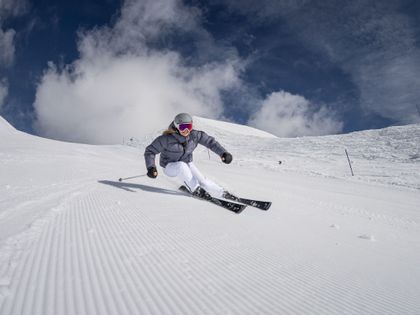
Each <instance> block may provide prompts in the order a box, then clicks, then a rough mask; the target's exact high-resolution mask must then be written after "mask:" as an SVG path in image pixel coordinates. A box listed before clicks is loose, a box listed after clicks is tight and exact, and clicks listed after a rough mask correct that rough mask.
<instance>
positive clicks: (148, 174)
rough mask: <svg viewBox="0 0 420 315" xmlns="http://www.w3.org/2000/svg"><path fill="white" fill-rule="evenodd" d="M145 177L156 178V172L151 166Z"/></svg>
mask: <svg viewBox="0 0 420 315" xmlns="http://www.w3.org/2000/svg"><path fill="white" fill-rule="evenodd" d="M147 176H149V177H150V178H156V177H157V176H158V171H157V169H156V167H154V166H152V167H149V168H148V169H147Z"/></svg>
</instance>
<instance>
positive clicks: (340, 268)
mask: <svg viewBox="0 0 420 315" xmlns="http://www.w3.org/2000/svg"><path fill="white" fill-rule="evenodd" d="M195 127H196V128H198V129H202V130H205V131H206V132H207V133H209V134H210V135H213V136H215V137H216V138H217V139H218V140H219V142H220V143H222V145H223V146H225V147H226V148H227V149H228V150H229V151H230V152H231V153H232V154H233V156H234V161H233V162H232V164H230V165H225V164H222V163H221V162H220V158H219V157H217V156H215V155H214V154H213V153H211V152H208V150H207V149H205V148H199V149H197V153H196V155H195V162H196V164H197V166H198V167H199V168H200V169H201V170H202V171H203V173H205V174H206V175H207V176H208V177H210V178H212V179H214V180H215V181H217V182H218V183H219V184H221V185H223V186H224V187H225V188H227V189H228V190H230V191H232V192H234V193H237V194H239V195H243V196H246V197H253V198H256V199H263V200H264V199H265V200H271V201H272V202H273V205H272V207H271V209H270V210H269V211H267V212H264V211H260V210H258V209H255V208H251V207H248V208H247V209H246V210H245V211H244V212H242V214H240V215H235V214H232V213H230V212H228V211H226V210H224V209H221V208H219V207H217V206H215V205H212V204H210V203H206V202H204V201H200V200H196V199H192V198H189V197H187V196H184V195H182V194H181V193H179V192H178V191H177V189H176V188H177V184H176V183H174V182H172V181H171V180H169V179H168V178H166V177H165V176H164V175H162V171H161V170H159V171H160V176H158V178H157V179H155V180H152V179H149V178H147V177H145V176H141V177H138V178H134V179H132V180H129V181H125V182H119V181H118V180H117V179H118V178H119V177H130V176H134V175H144V173H145V169H144V162H143V150H144V146H145V145H146V144H148V143H149V142H150V141H151V139H152V138H153V136H155V135H157V134H159V132H160V131H158V130H157V131H156V134H154V135H149V136H144V137H137V135H133V136H136V137H137V138H139V139H140V140H139V142H138V143H137V145H138V147H130V146H123V145H115V146H92V145H84V144H75V143H64V142H59V141H53V140H49V139H44V138H40V137H35V136H32V135H28V134H25V133H22V132H19V131H17V130H15V129H14V128H13V127H12V126H10V125H9V124H8V123H7V122H6V121H5V120H4V119H2V118H1V117H0V314H1V315H6V314H7V315H9V314H42V315H44V314H89V315H90V314H101V315H102V314H222V313H223V314H420V302H419V300H418V296H419V295H420V268H418V266H419V264H420V228H419V223H420V210H419V209H420V207H419V205H420V193H419V190H420V174H419V173H420V172H419V166H420V140H419V139H420V125H409V126H402V127H391V128H387V129H381V130H371V131H363V132H357V133H352V134H346V135H336V136H327V137H305V138H298V139H280V138H277V137H275V136H273V135H270V134H268V133H265V132H262V131H260V130H256V129H253V128H250V127H247V126H239V125H235V124H231V123H226V122H220V121H212V120H208V119H203V118H199V117H195ZM345 149H347V151H348V153H349V156H350V159H351V160H352V167H353V170H354V173H355V176H351V174H350V169H349V165H348V162H347V157H346V155H345V152H344V150H345ZM279 161H281V162H282V163H281V164H280V163H279Z"/></svg>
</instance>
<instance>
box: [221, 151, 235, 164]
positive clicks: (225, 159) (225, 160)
mask: <svg viewBox="0 0 420 315" xmlns="http://www.w3.org/2000/svg"><path fill="white" fill-rule="evenodd" d="M221 158H222V162H223V163H226V164H229V163H230V162H232V154H230V153H229V152H225V153H223V154H222V156H221Z"/></svg>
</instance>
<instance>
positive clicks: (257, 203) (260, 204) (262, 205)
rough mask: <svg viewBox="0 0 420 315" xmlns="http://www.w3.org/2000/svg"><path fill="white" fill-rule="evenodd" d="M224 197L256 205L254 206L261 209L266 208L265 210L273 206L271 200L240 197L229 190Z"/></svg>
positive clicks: (252, 205)
mask: <svg viewBox="0 0 420 315" xmlns="http://www.w3.org/2000/svg"><path fill="white" fill-rule="evenodd" d="M223 198H225V199H228V200H233V201H236V202H239V203H242V204H245V205H248V206H251V207H254V208H258V209H261V210H265V211H267V210H268V209H270V207H271V202H270V201H260V200H252V199H245V198H240V197H237V196H235V195H232V194H231V193H229V192H227V191H225V192H224V194H223Z"/></svg>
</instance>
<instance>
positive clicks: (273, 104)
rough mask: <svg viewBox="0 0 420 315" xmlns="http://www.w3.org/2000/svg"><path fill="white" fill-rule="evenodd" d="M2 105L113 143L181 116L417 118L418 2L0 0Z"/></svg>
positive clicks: (358, 121)
mask: <svg viewBox="0 0 420 315" xmlns="http://www.w3.org/2000/svg"><path fill="white" fill-rule="evenodd" d="M0 27H1V30H0V47H1V51H0V114H1V115H2V116H4V117H5V118H6V119H8V120H9V121H10V122H11V123H12V124H13V125H14V126H15V127H17V128H18V129H21V130H24V131H28V132H31V133H35V134H39V135H42V136H46V137H51V138H55V139H61V140H68V141H79V142H87V143H115V142H118V141H119V139H121V138H122V137H128V136H139V135H141V134H144V133H150V132H153V131H155V130H160V129H163V128H165V127H166V125H167V124H168V122H169V120H170V118H171V117H173V115H174V114H176V113H177V112H184V111H186V112H190V113H192V114H194V115H198V116H205V117H209V118H215V119H224V120H230V121H234V122H239V123H243V124H248V125H251V126H255V127H257V128H260V129H263V130H266V131H269V132H272V133H274V134H276V135H278V136H283V137H294V136H305V135H324V134H334V133H342V132H350V131H354V130H364V129H371V128H380V127H386V126H390V125H401V124H409V123H418V122H420V113H419V111H418V109H417V107H416V106H419V107H420V101H419V100H420V40H419V39H420V3H419V2H418V1H408V0H403V1H400V0H386V1H378V0H377V1H375V0H372V1H369V0H364V1H332V0H326V1H314V0H313V1H311V0H294V1H293V0H284V1H277V0H260V1H258V2H256V1H252V0H242V1H234V0H224V1H222V0H208V1H200V0H188V1H178V0H141V1H138V0H127V1H120V0H106V1H99V0H86V1H79V0H77V1H70V0H68V1H60V2H59V3H58V2H57V1H51V0H43V1H29V0H1V2H0Z"/></svg>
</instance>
